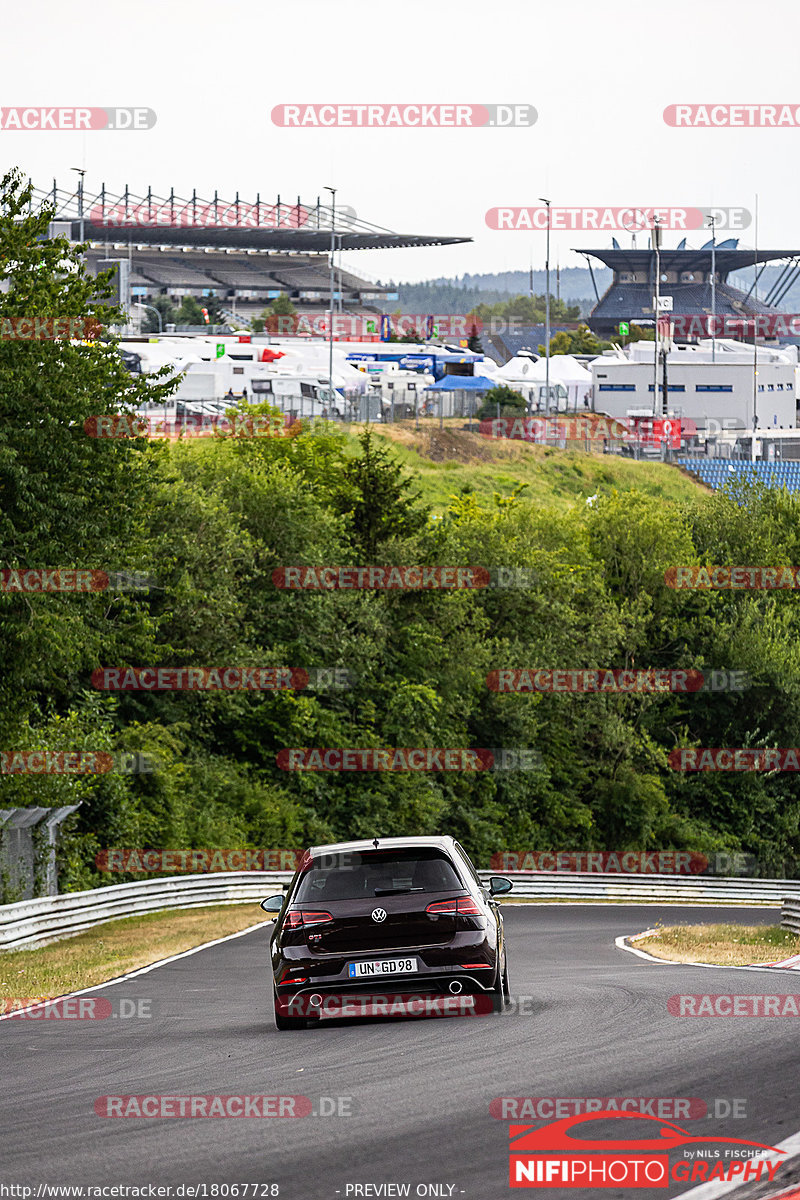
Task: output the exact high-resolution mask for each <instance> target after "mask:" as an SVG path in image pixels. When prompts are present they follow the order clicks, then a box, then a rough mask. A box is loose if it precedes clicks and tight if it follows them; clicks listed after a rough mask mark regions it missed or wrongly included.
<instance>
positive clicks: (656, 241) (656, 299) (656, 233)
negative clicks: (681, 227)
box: [653, 217, 661, 416]
mask: <svg viewBox="0 0 800 1200" xmlns="http://www.w3.org/2000/svg"><path fill="white" fill-rule="evenodd" d="M653 250H654V251H655V255H656V279H655V283H656V286H655V291H654V293H653V339H654V346H655V350H654V353H653V416H655V415H656V404H657V403H658V399H657V397H658V313H659V310H660V308H661V224H660V218H659V217H653Z"/></svg>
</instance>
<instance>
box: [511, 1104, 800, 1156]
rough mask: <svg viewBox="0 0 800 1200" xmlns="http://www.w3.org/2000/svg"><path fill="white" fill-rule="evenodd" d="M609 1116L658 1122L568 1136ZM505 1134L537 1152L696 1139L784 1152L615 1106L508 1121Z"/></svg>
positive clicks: (515, 1146)
mask: <svg viewBox="0 0 800 1200" xmlns="http://www.w3.org/2000/svg"><path fill="white" fill-rule="evenodd" d="M609 1118H610V1119H614V1120H618V1121H619V1120H621V1121H626V1120H636V1121H650V1122H652V1124H653V1125H654V1126H658V1136H656V1137H652V1138H644V1139H642V1138H631V1139H623V1140H618V1139H617V1138H611V1139H610V1138H608V1137H605V1138H602V1139H599V1140H598V1139H594V1138H586V1137H582V1138H576V1137H571V1136H570V1130H571V1129H572V1128H573V1127H574V1126H575V1125H586V1126H591V1123H592V1122H594V1121H604V1120H608V1119H609ZM620 1128H621V1127H620ZM654 1132H655V1130H654ZM509 1137H510V1139H511V1149H512V1150H513V1151H515V1152H517V1153H518V1152H519V1151H521V1150H522V1151H533V1152H539V1153H541V1152H544V1151H559V1152H561V1153H563V1152H564V1151H568V1152H571V1153H573V1154H580V1153H581V1152H584V1151H587V1150H613V1151H615V1152H616V1151H620V1150H640V1151H641V1150H654V1151H655V1150H674V1149H677V1148H678V1147H679V1146H685V1145H691V1144H692V1143H700V1142H726V1143H728V1144H736V1145H738V1146H756V1147H757V1148H758V1149H759V1150H773V1151H774V1152H775V1153H776V1154H785V1153H786V1151H785V1150H778V1149H777V1148H776V1147H775V1146H767V1145H765V1143H764V1142H751V1141H746V1140H745V1139H744V1138H728V1137H719V1136H717V1135H716V1134H714V1135H712V1136H709V1135H708V1134H705V1136H703V1137H693V1136H692V1134H691V1133H689V1131H688V1130H686V1129H683V1128H681V1126H680V1125H672V1124H670V1123H669V1122H668V1121H662V1120H660V1119H659V1118H658V1117H649V1116H647V1115H646V1114H644V1113H634V1112H619V1111H618V1110H616V1109H614V1110H605V1111H603V1112H594V1113H591V1114H585V1113H581V1114H576V1115H575V1116H572V1117H565V1118H564V1119H563V1120H561V1121H553V1122H551V1123H550V1124H549V1125H545V1126H543V1127H541V1128H537V1127H535V1126H530V1125H511V1126H509Z"/></svg>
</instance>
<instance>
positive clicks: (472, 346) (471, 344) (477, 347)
mask: <svg viewBox="0 0 800 1200" xmlns="http://www.w3.org/2000/svg"><path fill="white" fill-rule="evenodd" d="M467 349H468V350H471V351H472V353H473V354H483V346H482V345H481V339H480V334H479V333H478V326H477V325H475V324H473V325H471V326H470V331H469V341H468V342H467Z"/></svg>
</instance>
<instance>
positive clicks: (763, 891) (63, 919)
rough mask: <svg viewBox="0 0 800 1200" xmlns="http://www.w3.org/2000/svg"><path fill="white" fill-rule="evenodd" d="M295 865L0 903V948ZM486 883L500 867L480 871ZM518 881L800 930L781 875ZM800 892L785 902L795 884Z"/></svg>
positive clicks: (535, 877)
mask: <svg viewBox="0 0 800 1200" xmlns="http://www.w3.org/2000/svg"><path fill="white" fill-rule="evenodd" d="M292 874H293V873H292V872H291V871H225V872H219V873H218V874H217V873H215V874H210V875H190V876H186V877H183V878H181V877H170V878H160V879H147V880H144V881H143V882H140V883H139V882H137V883H121V884H115V885H113V886H111V887H104V888H95V889H94V890H93V891H88V892H67V893H65V894H64V895H61V896H43V897H40V898H39V899H36V900H21V901H19V902H17V903H16V904H6V905H3V906H2V907H0V951H1V950H11V949H15V948H17V947H20V946H34V945H38V944H41V943H43V942H47V941H53V940H55V939H56V938H58V937H64V936H68V935H70V934H75V933H80V932H82V931H83V930H85V929H90V928H91V927H92V926H93V925H98V924H100V923H101V922H103V921H110V920H113V919H114V918H115V917H130V916H136V915H137V914H141V913H150V912H160V911H162V910H164V909H170V908H196V907H199V906H201V905H208V904H255V903H258V901H259V900H262V899H263V898H264V897H265V896H269V895H271V894H272V893H274V892H276V891H280V890H281V889H283V888H285V887H286V885H287V884H288V883H289V880H290V879H291V878H292ZM479 874H480V876H481V879H482V881H483V882H484V883H488V880H489V877H490V876H491V875H492V874H497V872H492V871H480V872H479ZM504 877H505V878H508V879H511V880H512V881H513V883H514V890H513V892H512V893H511V896H510V899H511V900H512V901H513V899H514V898H515V897H521V898H524V897H535V898H538V899H541V900H573V901H576V900H605V901H607V902H609V901H610V902H618V903H629V904H630V903H633V904H663V903H677V904H712V905H713V904H716V905H723V904H747V905H770V906H773V907H776V908H777V907H779V906H780V905H781V903H783V905H784V914H783V923H784V925H785V927H787V928H793V926H791V925H786V921H787V919H788V918H787V915H786V913H787V905H789V904H791V906H792V908H791V909H790V911H793V912H794V913H796V917H794V918H792V919H796V920H797V922H798V929H797V931H798V932H800V881H798V882H797V883H795V882H793V881H791V880H790V881H787V880H782V879H723V878H717V879H713V878H708V877H685V876H671V875H651V876H647V875H630V876H609V875H597V874H583V873H581V874H578V873H575V874H570V875H557V874H553V873H550V872H539V873H533V872H518V871H507V872H506V873H505V876H504ZM793 887H794V888H796V889H797V895H796V896H794V897H790V899H789V900H786V899H785V897H786V895H787V892H788V891H789V890H790V889H791V888H793Z"/></svg>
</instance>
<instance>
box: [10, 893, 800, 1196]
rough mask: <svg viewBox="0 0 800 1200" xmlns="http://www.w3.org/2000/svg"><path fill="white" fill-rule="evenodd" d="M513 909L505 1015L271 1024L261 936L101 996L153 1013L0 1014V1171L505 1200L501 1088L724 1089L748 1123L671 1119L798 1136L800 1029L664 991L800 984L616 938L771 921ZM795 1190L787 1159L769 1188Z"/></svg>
mask: <svg viewBox="0 0 800 1200" xmlns="http://www.w3.org/2000/svg"><path fill="white" fill-rule="evenodd" d="M505 918H506V932H507V937H508V943H509V963H510V975H511V990H512V993H513V994H514V995H515V996H525V997H531V998H532V999H531V1000H530V1001H526V1002H525V1003H524V1004H523V1010H524V1011H523V1012H516V1013H515V1012H512V1013H510V1014H507V1015H503V1016H502V1017H484V1018H469V1017H447V1018H426V1019H418V1018H417V1019H414V1018H412V1019H404V1020H369V1021H363V1020H359V1021H353V1020H350V1021H336V1022H328V1021H326V1022H325V1023H321V1024H320V1025H319V1026H317V1027H313V1028H311V1029H309V1030H307V1031H300V1032H291V1033H278V1032H277V1031H276V1030H275V1027H274V1024H273V1020H272V1002H271V995H270V987H269V982H268V973H267V959H266V949H267V941H268V936H269V931H268V929H262V930H257V931H254V932H252V933H248V934H246V935H245V936H243V937H239V938H235V939H233V940H230V941H226V942H224V943H221V944H219V945H216V946H212V947H210V948H208V949H206V950H202V951H200V952H199V953H197V954H194V955H191V956H189V957H186V958H181V959H178V960H177V961H175V962H172V963H169V964H167V965H165V966H163V967H159V968H157V969H156V970H153V971H151V972H149V973H147V974H144V975H140V976H138V977H136V978H133V979H131V980H129V981H123V982H121V983H119V984H116V985H114V986H112V987H106V988H104V989H101V990H100V991H96V992H93V993H92V995H93V996H95V997H103V996H105V997H107V998H108V999H109V1000H110V1001H112V1003H113V1004H116V1005H119V1002H120V999H121V998H126V999H133V1000H146V1001H150V1002H151V1012H152V1015H151V1017H150V1018H149V1019H147V1018H139V1017H133V1018H127V1019H124V1018H119V1019H117V1018H113V1019H112V1018H109V1019H105V1020H83V1021H80V1020H58V1019H51V1020H48V1021H46V1022H45V1021H42V1020H38V1021H37V1020H23V1019H14V1020H6V1021H2V1022H0V1056H2V1057H1V1059H0V1061H2V1063H3V1066H2V1091H1V1092H0V1128H1V1129H2V1140H0V1181H2V1182H3V1183H5V1184H27V1185H32V1186H33V1188H34V1192H33V1196H34V1197H35V1196H36V1190H35V1189H36V1187H37V1185H38V1184H40V1183H47V1184H53V1185H58V1184H83V1185H87V1184H105V1185H113V1184H127V1185H139V1186H141V1185H146V1184H171V1185H173V1192H172V1195H173V1196H174V1195H176V1192H175V1191H174V1185H178V1184H185V1185H192V1184H206V1185H208V1191H207V1195H208V1196H209V1197H211V1196H212V1195H213V1193H212V1191H211V1185H212V1184H234V1183H249V1184H253V1183H260V1184H278V1185H280V1190H279V1193H278V1194H279V1196H280V1197H281V1198H282V1200H336V1198H337V1197H342V1198H343V1200H344V1198H346V1197H347V1196H352V1197H366V1196H380V1195H384V1196H391V1195H399V1194H403V1193H402V1192H398V1191H395V1190H388V1191H387V1190H385V1189H384V1190H378V1188H377V1187H375V1186H374V1187H373V1188H370V1189H368V1190H363V1187H362V1189H361V1190H354V1188H355V1186H356V1185H368V1184H371V1185H380V1184H387V1183H391V1184H396V1185H404V1184H407V1185H410V1186H409V1192H408V1193H406V1194H408V1195H410V1196H412V1197H413V1196H415V1195H428V1196H437V1197H442V1196H444V1197H447V1196H450V1195H452V1196H453V1197H455V1198H458V1197H464V1198H465V1200H498V1198H500V1197H504V1196H506V1197H508V1196H510V1195H511V1194H512V1191H511V1189H510V1188H509V1185H508V1124H507V1123H506V1122H504V1121H502V1120H498V1119H495V1118H494V1117H492V1116H491V1115H490V1113H489V1104H490V1101H491V1100H492V1098H493V1097H499V1096H536V1097H609V1096H632V1097H640V1096H643V1097H650V1096H659V1097H668V1096H673V1097H700V1098H703V1099H705V1100H706V1102H707V1103H708V1104H709V1106H711V1105H712V1101H713V1100H714V1099H715V1098H721V1099H723V1100H731V1099H734V1098H735V1099H739V1100H744V1101H745V1104H746V1119H738V1120H735V1119H733V1118H732V1117H729V1118H728V1119H714V1118H705V1119H703V1120H699V1121H694V1122H685V1121H678V1122H677V1123H678V1124H686V1125H687V1127H688V1128H690V1131H691V1132H692V1133H700V1132H703V1133H705V1132H706V1131H708V1130H711V1129H713V1132H714V1133H718V1134H720V1135H722V1136H729V1137H739V1138H747V1139H752V1140H755V1141H759V1142H767V1143H770V1144H773V1145H774V1144H776V1143H777V1142H779V1141H782V1140H784V1139H785V1138H787V1137H789V1136H790V1135H792V1134H794V1133H795V1132H797V1131H798V1130H800V1088H798V1061H799V1060H800V1048H799V1047H800V1038H798V1031H799V1030H800V1024H799V1023H798V1020H799V1019H798V1018H795V1019H794V1020H792V1019H791V1017H786V1018H763V1017H761V1018H759V1017H738V1018H721V1017H713V1018H695V1019H692V1018H680V1017H676V1016H672V1015H671V1014H670V1013H669V1011H668V1009H667V1000H668V997H669V996H671V995H673V994H675V993H709V992H710V993H733V994H740V993H741V994H745V993H796V994H800V974H798V973H797V972H792V971H777V970H775V971H771V972H767V971H758V972H747V971H741V970H727V969H719V970H713V971H712V970H707V969H702V968H697V967H672V966H659V965H655V964H651V963H649V962H646V961H645V960H643V959H641V958H638V957H636V956H635V955H633V954H630V953H627V952H625V951H622V950H619V949H617V948H616V947H615V945H614V938H615V937H616V936H617V935H619V934H631V933H637V932H639V931H641V930H643V929H646V928H648V927H649V926H651V925H653V924H654V922H655V921H656V920H663V921H664V922H665V923H668V924H676V923H686V922H693V923H697V922H699V921H719V920H726V921H739V922H746V923H751V924H752V923H756V922H765V923H774V922H775V921H776V919H777V911H776V910H768V909H758V910H744V909H741V908H736V909H722V908H720V909H711V908H709V907H703V908H702V909H700V908H678V907H674V906H666V907H660V906H657V905H646V906H644V905H643V906H621V905H603V906H590V905H587V906H567V905H561V904H559V905H548V906H542V905H527V906H520V907H510V906H509V907H507V908H506V909H505ZM129 1007H130V1006H129ZM109 1094H111V1095H131V1094H133V1095H145V1094H146V1095H152V1094H158V1095H173V1096H174V1095H187V1094H191V1095H198V1094H200V1095H210V1094H214V1095H233V1094H235V1095H247V1096H251V1095H256V1094H258V1095H261V1094H268V1095H284V1096H285V1095H289V1096H293V1095H303V1096H308V1097H310V1098H311V1100H312V1103H313V1104H314V1106H315V1111H318V1110H319V1107H320V1097H321V1096H322V1097H333V1098H337V1097H351V1098H352V1099H351V1100H347V1101H343V1102H341V1103H342V1107H343V1108H344V1109H345V1111H346V1109H347V1108H348V1106H349V1107H350V1108H351V1110H352V1115H349V1116H338V1115H337V1116H309V1117H306V1118H303V1119H288V1118H283V1119H281V1118H275V1119H259V1118H253V1117H249V1118H248V1117H243V1118H233V1117H227V1118H208V1119H199V1118H195V1119H188V1118H184V1119H181V1118H179V1117H175V1118H162V1117H156V1118H146V1117H141V1118H121V1119H114V1118H105V1117H101V1116H98V1115H96V1113H95V1109H94V1104H95V1100H96V1099H97V1098H98V1097H100V1096H104V1095H109ZM339 1103H340V1102H339V1101H338V1100H334V1101H333V1104H331V1103H327V1102H323V1107H326V1104H327V1107H328V1108H330V1107H333V1106H335V1105H338V1104H339ZM637 1136H640V1135H637ZM797 1162H800V1159H796V1160H794V1164H792V1165H793V1166H794V1165H795V1164H796V1163H797ZM794 1178H797V1173H796V1171H794V1172H793V1171H791V1170H790V1168H788V1167H787V1168H785V1169H783V1170H782V1171H779V1173H778V1176H777V1178H776V1180H775V1183H774V1184H773V1185H772V1188H771V1189H769V1190H773V1191H774V1190H775V1189H776V1187H777V1186H778V1185H779V1184H785V1183H787V1182H790V1181H792V1179H794ZM418 1185H437V1186H438V1190H433V1189H432V1188H428V1190H427V1191H422V1190H418ZM691 1186H693V1185H691V1184H681V1185H678V1184H674V1185H673V1186H672V1188H671V1189H670V1190H669V1191H667V1190H666V1189H663V1188H661V1189H658V1190H657V1191H655V1192H654V1191H652V1190H650V1191H647V1192H644V1193H642V1192H639V1193H638V1194H639V1195H645V1196H647V1195H651V1196H653V1195H655V1196H665V1195H675V1194H679V1193H680V1192H682V1191H686V1190H688V1188H689V1187H691ZM451 1188H452V1190H451ZM544 1190H545V1189H542V1188H541V1187H540V1188H538V1189H537V1194H539V1195H541V1194H542V1192H543V1191H544ZM760 1190H762V1191H763V1190H764V1189H760ZM546 1191H547V1195H548V1196H555V1195H560V1196H562V1197H563V1196H565V1195H566V1196H581V1195H584V1196H585V1195H587V1194H588V1190H576V1189H569V1190H568V1191H566V1192H565V1191H564V1190H559V1191H555V1190H554V1189H552V1188H551V1189H546ZM178 1194H180V1193H178ZM195 1194H196V1195H202V1192H200V1193H195ZM247 1194H248V1196H251V1197H253V1196H257V1197H258V1200H261V1196H262V1195H264V1196H267V1195H269V1194H270V1191H269V1189H258V1192H256V1191H255V1190H254V1189H250V1190H249V1191H248V1193H247ZM513 1194H516V1192H514V1193H513ZM628 1194H630V1195H633V1194H634V1192H632V1191H628V1192H624V1193H623V1192H621V1191H619V1190H617V1191H615V1190H614V1189H613V1188H608V1189H604V1190H602V1191H601V1190H599V1189H593V1190H592V1195H595V1196H604V1197H608V1200H611V1198H612V1197H614V1196H619V1195H628ZM217 1195H219V1192H217ZM240 1196H241V1193H240Z"/></svg>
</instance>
